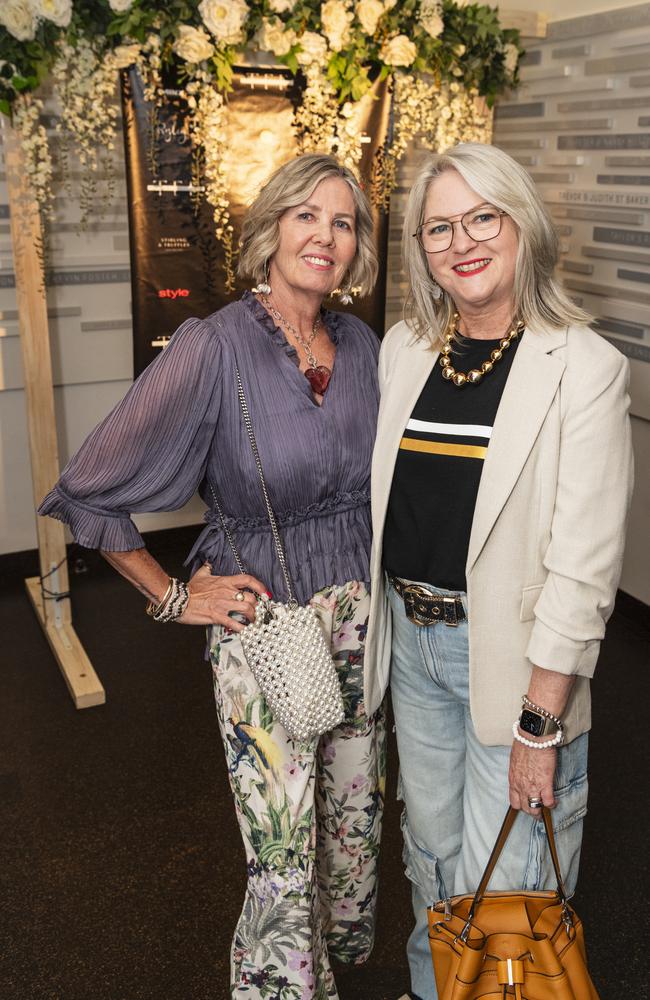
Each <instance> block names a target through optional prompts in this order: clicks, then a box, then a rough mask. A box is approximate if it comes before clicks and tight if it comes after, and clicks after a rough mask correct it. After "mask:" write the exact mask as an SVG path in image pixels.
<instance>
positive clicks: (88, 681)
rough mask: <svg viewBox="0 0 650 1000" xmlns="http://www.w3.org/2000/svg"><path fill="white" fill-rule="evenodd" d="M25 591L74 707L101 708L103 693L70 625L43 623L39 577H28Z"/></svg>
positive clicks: (43, 615)
mask: <svg viewBox="0 0 650 1000" xmlns="http://www.w3.org/2000/svg"><path fill="white" fill-rule="evenodd" d="M25 587H26V589H27V595H28V597H29V599H30V601H31V602H32V605H33V607H34V611H35V612H36V614H37V616H38V619H39V621H40V623H41V626H42V628H43V631H44V633H45V637H46V639H47V641H48V642H49V644H50V649H51V650H52V652H53V653H54V656H55V658H56V662H57V663H58V664H59V667H60V668H61V673H62V674H63V679H64V681H65V682H66V684H67V685H68V690H69V692H70V694H71V695H72V700H73V701H74V703H75V707H76V708H91V707H92V706H93V705H103V704H104V702H105V701H106V693H105V691H104V688H103V687H102V684H101V681H100V679H99V677H98V676H97V674H96V673H95V671H94V669H93V665H92V663H91V662H90V660H89V659H88V656H87V655H86V652H85V650H84V648H83V646H82V645H81V642H80V641H79V637H78V636H77V633H76V632H75V630H74V629H73V627H72V625H71V624H70V623H69V622H63V623H62V624H61V625H60V626H58V627H57V626H56V625H52V624H48V622H47V621H46V619H45V608H44V607H43V595H42V593H41V581H40V579H39V577H37V576H31V577H29V578H28V579H27V580H25Z"/></svg>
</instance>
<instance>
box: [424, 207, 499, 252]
mask: <svg viewBox="0 0 650 1000" xmlns="http://www.w3.org/2000/svg"><path fill="white" fill-rule="evenodd" d="M507 214H508V213H507V212H504V211H503V209H501V208H495V207H494V205H479V206H478V208H472V209H470V211H469V212H465V214H464V215H463V217H462V218H461V219H456V220H454V219H427V221H426V222H423V223H422V224H421V225H419V226H418V228H417V229H416V231H415V232H414V233H413V236H415V238H416V240H417V241H418V243H419V244H420V246H421V247H422V249H423V250H424V252H425V253H441V252H442V251H443V250H449V247H450V246H451V244H452V243H453V240H454V226H455V225H456V224H457V223H458V222H460V225H461V226H462V227H463V229H464V230H465V232H466V233H467V235H468V236H469V237H470V239H472V240H474V241H475V242H476V243H482V242H483V240H493V239H494V237H495V236H498V235H499V233H500V232H501V219H502V217H503V216H504V215H507Z"/></svg>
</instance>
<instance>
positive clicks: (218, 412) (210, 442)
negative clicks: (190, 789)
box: [40, 155, 385, 1000]
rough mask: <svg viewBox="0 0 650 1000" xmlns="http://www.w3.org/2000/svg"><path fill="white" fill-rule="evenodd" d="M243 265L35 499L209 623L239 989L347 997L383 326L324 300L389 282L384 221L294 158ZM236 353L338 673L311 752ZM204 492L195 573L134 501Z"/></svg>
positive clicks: (297, 563)
mask: <svg viewBox="0 0 650 1000" xmlns="http://www.w3.org/2000/svg"><path fill="white" fill-rule="evenodd" d="M239 268H240V273H241V274H242V275H244V276H246V277H248V278H250V279H251V280H252V283H253V284H254V285H255V286H256V287H255V289H254V290H253V291H248V292H246V293H245V294H244V295H243V297H242V298H241V299H240V300H239V301H237V302H234V303H232V304H231V305H228V306H226V307H225V308H223V309H221V310H219V311H218V312H216V313H214V314H213V315H211V316H208V317H207V318H206V319H203V320H201V319H192V320H188V321H187V322H186V323H184V324H183V326H182V327H181V328H180V329H179V330H178V331H177V333H176V334H175V335H174V337H173V338H172V340H171V342H170V344H169V346H168V347H167V348H166V349H165V351H164V352H163V354H161V355H160V357H159V358H157V359H156V361H155V362H154V363H153V364H152V365H151V366H150V367H149V368H148V369H147V370H146V371H145V372H144V373H143V375H142V376H141V377H140V378H139V379H138V380H137V382H136V383H135V384H134V386H133V388H132V389H131V390H130V391H129V393H128V394H127V396H126V397H125V399H124V400H123V401H122V402H121V403H120V404H119V405H118V406H117V408H116V409H115V410H114V411H113V412H112V413H111V414H110V415H109V416H108V417H107V418H106V419H105V420H104V422H103V423H102V424H100V425H99V427H98V428H96V430H95V431H93V433H92V434H91V435H90V437H89V438H88V440H87V441H86V443H85V444H84V445H83V446H82V447H81V449H80V451H79V452H78V453H77V455H76V456H75V457H74V458H73V459H72V461H71V462H70V464H69V465H68V467H67V468H66V469H65V471H64V473H63V475H62V476H61V479H60V482H59V483H58V484H57V485H56V487H55V488H54V490H52V492H51V493H50V494H49V495H48V496H47V497H46V499H45V501H44V502H43V504H42V505H41V508H40V510H41V513H43V514H49V515H51V516H53V517H58V518H60V519H61V520H64V521H66V522H67V523H68V524H69V525H70V527H71V529H72V531H73V534H74V536H75V538H76V540H77V541H78V542H80V543H81V544H83V545H87V546H91V547H97V548H100V549H101V550H102V552H103V554H104V556H105V557H106V559H107V560H108V561H109V562H110V563H111V564H112V565H113V566H114V567H115V568H116V569H117V570H118V572H120V573H121V574H122V575H123V576H125V577H126V579H127V580H129V581H130V582H131V583H133V584H134V585H135V586H136V587H138V588H139V589H140V590H141V591H142V593H143V594H144V595H145V596H146V598H147V599H148V600H149V601H150V602H151V606H150V610H151V612H152V613H153V615H154V617H155V618H157V619H158V620H159V621H171V620H177V621H179V622H180V623H181V624H187V625H200V626H207V627H208V630H209V650H210V658H211V661H212V668H213V672H214V684H215V694H216V701H217V712H218V717H219V725H220V728H221V735H222V737H223V742H224V747H225V751H226V760H227V765H228V773H229V778H230V784H231V787H232V792H233V796H234V799H235V809H236V812H237V819H238V821H239V825H240V828H241V834H242V839H243V844H244V852H245V856H244V857H243V858H241V859H240V862H241V863H242V864H244V863H245V864H246V867H247V871H248V885H247V891H246V898H245V900H244V905H243V909H242V913H241V917H240V919H239V922H238V925H237V928H236V930H235V935H234V939H233V946H232V964H231V982H230V995H231V996H232V997H236V998H240V997H241V998H242V1000H244V998H245V1000H254V998H256V997H259V998H261V997H276V998H278V1000H294V998H301V1000H310V998H316V997H318V998H319V1000H320V998H325V997H329V998H336V997H337V996H338V994H337V990H336V985H335V983H334V978H333V975H332V971H331V968H330V961H329V959H330V956H334V957H335V958H337V959H338V960H339V961H342V962H354V963H360V962H363V961H364V960H365V959H366V958H367V956H368V954H369V952H370V950H371V948H372V943H373V936H374V922H375V901H376V891H377V890H376V882H377V853H378V848H379V837H380V830H381V817H382V806H383V783H384V770H383V768H384V739H385V728H384V718H383V711H382V709H381V708H380V707H379V706H376V708H375V710H374V712H373V714H372V716H370V715H368V713H367V712H366V709H365V703H364V696H363V688H362V679H363V660H364V645H365V634H366V626H367V620H368V607H369V596H368V586H367V585H368V580H369V554H370V493H369V489H370V457H371V453H372V444H373V439H374V431H375V424H376V416H377V407H378V390H377V354H378V342H377V339H376V337H375V335H374V334H373V332H372V330H370V329H369V328H368V327H367V326H366V325H365V324H364V323H362V322H361V321H360V320H358V319H356V318H355V317H354V316H352V315H348V314H343V313H339V312H333V311H329V310H326V309H324V308H323V305H322V303H323V300H324V298H325V297H326V296H329V295H331V294H332V293H333V292H334V291H335V290H336V289H340V290H341V291H342V293H343V294H344V295H347V294H348V293H349V289H350V287H351V286H353V285H354V286H360V287H361V290H362V291H363V292H368V291H369V290H370V289H371V287H372V285H373V283H374V279H375V276H376V271H377V259H376V253H375V249H374V245H373V238H372V218H371V215H370V211H369V207H368V203H367V201H366V198H365V195H364V194H363V192H362V191H361V189H360V187H359V184H358V182H357V180H356V179H355V177H354V176H353V174H351V173H350V171H348V170H347V169H345V168H344V167H341V166H339V164H338V163H337V162H336V160H334V159H333V158H332V157H329V156H319V155H309V156H303V157H298V158H297V159H296V160H294V161H292V162H291V163H288V164H286V165H285V166H283V167H281V168H280V169H279V170H278V171H277V172H276V173H275V174H274V175H273V176H272V177H271V178H270V180H269V181H268V183H267V184H266V186H265V187H264V188H263V189H262V191H261V192H260V194H259V196H258V197H257V199H256V201H255V202H254V204H253V205H252V206H251V208H250V210H249V213H248V216H247V218H246V221H245V223H244V227H243V235H242V240H241V254H240V264H239ZM236 366H237V367H238V368H239V371H240V372H241V376H242V380H243V384H244V388H245V393H246V397H247V400H248V404H249V408H250V413H251V418H252V423H253V427H254V431H255V436H256V439H257V444H258V448H259V453H260V456H261V461H262V466H263V469H264V475H265V479H266V482H267V484H268V488H269V494H270V497H271V502H272V504H273V507H274V510H275V514H276V516H277V519H278V522H279V526H280V530H281V532H282V536H283V542H284V549H285V552H286V556H287V561H288V566H289V575H290V577H291V579H292V582H293V585H294V589H295V591H296V595H297V597H298V600H299V601H300V602H302V603H307V602H310V603H311V604H312V605H313V606H314V608H315V609H316V612H317V614H318V616H319V618H320V621H321V624H322V627H323V631H324V633H325V635H326V637H327V639H328V641H329V644H330V647H331V651H332V655H333V657H334V660H335V663H336V665H337V668H338V671H339V676H340V681H341V685H342V689H343V695H344V701H345V707H346V719H345V722H344V723H343V724H342V725H341V726H340V727H339V728H337V729H336V730H334V731H333V732H331V733H329V734H327V735H326V736H324V737H323V738H322V740H321V741H320V745H318V746H311V745H299V744H296V743H294V742H292V741H291V740H290V739H289V738H288V736H287V734H286V732H285V731H284V729H283V728H282V726H281V725H280V724H279V723H277V722H276V721H275V720H274V719H273V717H272V716H271V715H270V713H269V711H268V708H267V706H266V703H265V701H264V699H263V697H262V695H261V693H260V690H259V687H258V685H257V683H256V681H255V679H254V678H253V676H252V674H251V672H250V670H249V668H248V666H247V664H246V662H245V659H244V657H243V654H242V649H241V642H240V638H239V636H240V633H241V631H242V629H243V628H244V627H245V625H246V623H247V622H248V621H251V620H252V619H253V617H254V611H255V602H256V595H257V594H260V593H262V592H264V591H271V592H272V593H273V595H274V596H275V597H276V598H277V599H280V600H284V599H286V597H287V595H286V592H285V583H284V579H283V576H282V572H281V569H280V565H279V563H278V560H277V556H276V553H275V547H274V543H273V538H272V535H271V530H270V526H269V523H268V518H267V515H266V508H265V505H264V499H263V496H262V492H261V487H260V482H259V479H258V473H257V469H256V466H255V462H254V459H253V455H252V452H251V447H250V443H249V440H248V437H247V433H246V429H245V427H244V424H243V421H242V417H241V413H240V407H239V401H238V396H237V383H236V376H235V369H236ZM197 488H198V490H199V492H200V494H201V496H202V497H203V499H204V500H205V502H206V504H207V505H208V507H209V510H208V513H207V515H206V521H207V526H206V528H205V529H204V531H203V533H202V534H201V535H200V537H199V538H198V540H197V542H196V544H195V546H194V548H193V550H192V552H191V553H190V557H189V559H190V560H191V562H192V575H191V578H190V580H189V583H188V584H184V583H182V582H181V581H176V580H170V578H169V576H168V574H167V573H166V572H165V570H164V569H163V568H162V567H161V566H160V565H159V564H158V563H157V562H156V561H155V560H154V559H153V558H152V557H151V556H150V555H149V554H148V553H147V550H146V548H144V542H143V540H142V538H141V537H140V535H139V534H138V532H137V530H136V528H135V526H134V524H133V522H132V521H131V519H130V517H129V514H130V513H133V512H136V511H155V510H170V509H174V508H177V507H180V506H181V505H182V504H183V503H185V501H186V500H188V499H189V497H190V496H191V495H192V494H193V493H194V491H195V490H196V489H197ZM217 504H220V506H221V507H222V509H223V512H224V515H225V523H226V524H227V526H228V529H229V531H230V533H231V535H232V537H233V540H234V542H235V546H236V548H237V550H238V552H239V555H240V557H241V560H242V562H243V564H244V567H245V568H246V570H247V571H248V572H247V573H246V574H243V575H242V574H241V573H240V572H239V570H238V567H237V565H236V563H235V560H234V556H233V553H232V551H231V549H230V546H229V543H228V539H227V536H226V533H225V531H224V530H223V527H222V523H221V520H220V517H219V515H218V513H217ZM233 615H235V616H236V617H233ZM157 627H164V626H157ZM234 860H235V859H233V861H234Z"/></svg>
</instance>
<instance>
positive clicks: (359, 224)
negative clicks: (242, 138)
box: [237, 153, 378, 295]
mask: <svg viewBox="0 0 650 1000" xmlns="http://www.w3.org/2000/svg"><path fill="white" fill-rule="evenodd" d="M330 177H340V178H341V180H344V181H345V183H346V184H347V185H348V187H349V188H350V190H351V192H352V197H353V199H354V208H355V217H356V218H355V223H356V225H355V234H356V238H357V249H356V253H355V255H354V259H353V261H352V263H351V264H350V267H349V273H348V276H347V280H346V287H352V288H355V287H356V288H359V291H360V294H361V295H368V294H370V292H371V291H372V289H373V286H374V284H375V281H376V278H377V270H378V261H377V250H376V248H375V239H374V232H373V229H374V227H373V219H372V213H371V210H370V205H369V203H368V199H367V198H366V195H365V194H364V192H363V191H362V189H361V186H360V185H359V181H358V180H357V178H356V177H355V176H354V174H353V173H352V171H351V170H348V168H347V167H344V166H343V165H342V164H341V163H339V162H338V160H337V159H335V157H333V156H327V155H325V154H321V153H305V154H303V155H302V156H297V157H296V158H295V159H293V160H290V161H289V162H288V163H285V164H283V166H281V167H278V169H277V170H276V171H274V173H273V174H271V176H270V177H269V179H268V180H267V182H266V184H265V185H264V187H263V188H262V189H261V191H260V193H259V194H258V196H257V198H256V199H255V201H254V202H253V204H252V205H251V206H250V208H249V209H248V211H247V213H246V217H245V218H244V222H243V225H242V233H241V238H240V240H239V264H238V267H237V273H238V274H239V275H241V276H242V277H246V278H252V279H253V280H254V281H255V282H256V283H258V282H260V281H262V280H264V277H265V269H266V267H267V266H268V262H269V261H270V259H271V257H272V256H273V254H274V253H275V251H276V250H277V249H278V246H279V244H280V225H279V222H280V218H281V216H282V215H283V214H284V212H286V211H287V209H289V208H295V206H296V205H302V203H303V202H304V201H306V200H307V199H308V198H309V197H310V196H311V194H312V193H313V191H314V189H315V188H316V187H317V186H318V185H319V184H320V182H321V181H324V180H327V179H328V178H330Z"/></svg>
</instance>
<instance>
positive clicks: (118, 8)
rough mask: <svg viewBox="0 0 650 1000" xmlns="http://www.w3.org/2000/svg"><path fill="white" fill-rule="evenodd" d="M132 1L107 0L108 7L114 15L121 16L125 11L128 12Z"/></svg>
mask: <svg viewBox="0 0 650 1000" xmlns="http://www.w3.org/2000/svg"><path fill="white" fill-rule="evenodd" d="M132 3H133V0H108V6H109V7H110V8H111V10H112V11H114V12H115V13H116V14H123V13H124V11H125V10H128V9H129V7H130V6H131V4H132Z"/></svg>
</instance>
